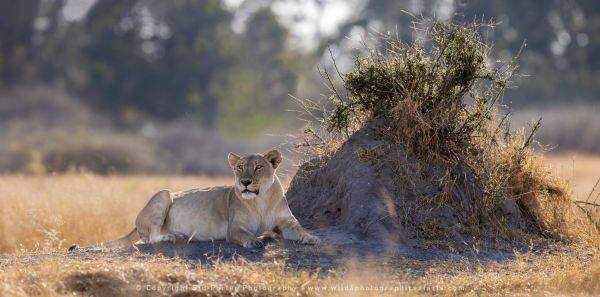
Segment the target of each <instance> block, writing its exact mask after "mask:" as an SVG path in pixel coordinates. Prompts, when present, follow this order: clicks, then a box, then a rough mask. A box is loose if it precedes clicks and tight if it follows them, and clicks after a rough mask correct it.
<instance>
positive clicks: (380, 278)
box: [0, 175, 600, 296]
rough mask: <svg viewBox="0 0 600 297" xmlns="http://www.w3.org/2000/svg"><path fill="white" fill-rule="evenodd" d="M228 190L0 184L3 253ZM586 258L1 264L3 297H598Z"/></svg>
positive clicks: (154, 182)
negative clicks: (332, 266) (300, 265)
mask: <svg viewBox="0 0 600 297" xmlns="http://www.w3.org/2000/svg"><path fill="white" fill-rule="evenodd" d="M229 182H230V181H229V179H226V178H225V179H210V178H204V177H181V176H173V177H168V176H164V177H155V176H115V177H100V176H95V175H68V176H45V177H34V176H2V177H0V197H2V198H0V199H2V200H1V203H2V205H3V206H4V207H3V214H2V216H1V217H0V226H2V232H3V233H2V234H3V237H2V238H1V239H0V243H1V246H2V248H3V250H2V251H3V252H12V251H15V250H16V249H17V250H18V249H19V247H20V246H21V247H23V248H25V247H26V248H28V249H32V250H35V249H38V250H44V249H45V250H53V249H56V248H59V247H61V244H60V243H61V242H62V243H67V244H68V243H71V242H79V243H84V244H85V243H93V242H96V241H100V240H107V239H112V238H115V237H116V236H119V235H122V234H124V233H125V232H126V231H128V229H129V228H130V227H131V225H132V223H133V219H134V217H135V214H136V212H137V211H138V210H139V208H140V207H141V206H142V205H143V204H144V203H145V202H146V200H147V199H148V197H149V196H150V195H152V194H153V193H154V192H155V191H157V190H159V189H162V188H170V189H172V190H179V189H186V188H192V187H199V186H213V185H218V184H226V183H229ZM63 246H64V244H63ZM592 253H595V251H594V250H589V248H586V247H583V246H562V249H557V250H554V251H553V252H549V253H548V254H545V255H542V256H536V255H534V253H524V254H517V257H516V260H515V261H508V262H504V263H478V262H453V261H451V262H443V261H434V260H430V261H417V260H409V259H402V258H397V257H394V258H393V259H392V260H389V261H388V260H381V259H377V258H373V259H367V258H358V259H349V260H348V261H347V262H346V263H343V264H342V265H340V266H339V267H338V268H336V270H334V271H322V272H319V271H316V272H315V271H313V272H309V271H305V270H300V269H291V268H289V267H286V266H285V265H284V262H283V261H282V262H268V263H248V262H245V261H243V260H240V261H237V262H234V263H225V264H223V263H221V264H215V265H212V266H204V265H198V263H197V262H196V263H192V262H188V261H184V260H181V259H171V258H165V257H161V256H151V255H144V254H137V253H136V254H133V255H130V256H118V257H115V256H110V255H106V256H96V257H84V258H70V257H69V256H68V255H67V254H64V253H62V252H59V253H56V254H54V256H51V257H49V258H48V259H46V260H43V261H41V262H40V261H39V260H36V259H38V258H37V257H38V256H39V253H38V252H34V253H29V252H23V251H19V252H17V253H13V254H11V255H5V256H1V257H0V267H2V269H1V271H0V279H2V283H0V295H3V296H55V295H69V294H83V295H97V296H105V295H112V296H119V295H120V296H136V295H144V296H162V295H172V294H176V293H178V294H181V295H182V296H194V295H201V296H204V295H241V296H265V295H280V296H289V295H295V296H298V295H299V296H302V295H331V296H339V295H352V296H365V295H384V296H385V295H388V296H394V295H398V294H402V295H447V296H456V295H464V294H465V293H470V294H473V295H482V294H490V295H496V294H498V295H505V294H510V295H514V294H517V295H518V294H522V295H531V294H534V295H554V294H558V293H565V294H575V293H577V294H582V295H597V294H600V286H598V284H597V282H594V281H593V280H595V279H597V278H598V277H600V259H597V258H596V259H594V260H590V257H591V254H592ZM596 257H597V256H596Z"/></svg>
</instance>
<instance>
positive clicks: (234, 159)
mask: <svg viewBox="0 0 600 297" xmlns="http://www.w3.org/2000/svg"><path fill="white" fill-rule="evenodd" d="M240 158H241V157H240V156H238V155H237V154H235V153H229V155H227V161H229V166H231V168H233V167H235V164H237V162H238V161H239V160H240Z"/></svg>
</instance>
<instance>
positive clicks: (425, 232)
mask: <svg viewBox="0 0 600 297" xmlns="http://www.w3.org/2000/svg"><path fill="white" fill-rule="evenodd" d="M418 25H419V26H421V28H423V27H424V28H426V29H419V30H421V31H419V30H417V32H416V33H417V34H419V33H424V34H422V36H423V37H422V38H420V39H418V40H416V41H415V42H414V43H412V44H406V43H403V42H402V41H400V40H399V39H398V38H397V37H395V36H391V35H383V36H379V41H380V42H379V44H380V46H379V47H378V48H375V49H374V48H371V49H369V52H368V53H369V54H368V55H367V56H366V57H356V58H355V62H354V70H353V71H352V72H350V73H347V74H343V75H340V77H341V78H342V80H343V85H344V87H345V89H346V91H347V95H342V93H341V92H338V91H337V89H336V88H335V87H334V83H333V82H332V80H331V78H330V76H329V75H326V76H325V78H326V80H327V81H328V82H329V83H330V86H331V89H332V90H333V95H332V97H331V99H332V102H333V104H334V108H333V110H332V111H331V112H329V113H324V114H325V117H324V120H323V121H322V122H321V123H322V125H321V126H320V128H316V129H315V128H313V129H312V130H310V129H307V131H310V133H308V135H307V140H305V142H304V146H310V144H311V143H312V144H314V145H315V146H318V147H319V148H320V150H314V151H313V152H316V153H317V157H321V156H323V155H324V156H326V158H322V157H321V158H318V159H319V160H322V161H324V162H327V159H328V157H327V156H330V155H333V154H335V153H336V150H337V149H338V148H339V147H340V146H341V145H337V146H331V145H330V146H327V143H326V141H321V140H322V139H325V137H329V139H348V137H349V136H350V135H352V133H353V132H355V131H357V130H359V129H361V128H362V127H365V126H367V125H371V124H372V123H377V124H374V125H372V126H374V127H377V135H375V136H374V137H375V138H377V140H384V142H385V143H386V144H385V145H382V146H381V147H378V148H377V151H378V152H370V151H369V152H364V151H363V152H358V154H359V158H360V159H361V160H362V159H365V158H367V159H372V161H373V162H374V163H375V166H377V163H379V164H383V163H387V164H389V163H391V164H392V167H393V169H394V177H393V178H394V179H395V181H396V182H395V183H396V185H397V187H406V186H407V185H408V187H409V188H410V192H411V196H412V198H411V199H407V198H406V197H401V198H399V199H398V201H397V207H398V208H399V209H401V210H402V211H401V212H404V213H409V214H410V216H409V217H406V218H404V219H403V220H402V223H403V224H404V225H405V226H407V227H408V228H412V230H414V232H415V233H416V235H415V236H417V237H419V238H428V239H440V238H446V236H448V234H449V233H451V232H454V231H456V232H458V233H459V234H461V235H469V236H478V237H480V236H483V237H491V238H495V239H509V240H517V241H522V242H527V241H529V239H530V236H529V235H527V234H533V233H535V234H547V235H552V236H554V237H557V238H563V239H572V240H589V241H597V240H598V239H597V238H598V232H597V230H596V229H595V227H594V225H593V223H591V222H590V221H589V220H588V219H587V217H586V216H585V214H584V213H583V212H581V211H580V209H578V208H577V207H576V206H575V205H574V204H573V203H572V202H571V197H570V192H569V190H568V187H567V185H566V184H565V183H564V182H562V181H561V180H559V179H557V178H555V177H553V176H550V175H549V174H548V173H547V172H546V170H545V169H544V163H543V161H541V160H540V159H539V158H538V157H537V156H536V155H535V154H534V153H533V151H532V149H531V148H530V145H531V143H532V142H533V135H534V133H535V131H536V130H537V129H538V128H539V125H540V122H539V121H538V122H537V123H535V124H534V125H533V129H531V131H530V132H529V133H525V132H524V130H520V131H517V132H513V131H512V130H511V129H510V127H509V125H508V120H507V117H508V115H506V116H502V117H499V116H498V115H499V114H500V112H499V108H500V103H501V102H500V101H501V99H502V96H503V93H504V91H505V90H506V89H507V88H508V87H509V86H510V84H511V77H512V74H513V72H514V71H515V70H516V68H517V67H516V65H515V64H514V60H513V61H510V62H508V63H504V64H502V63H497V64H495V66H493V67H492V65H491V63H490V60H489V57H488V53H489V50H490V47H491V45H489V44H486V43H485V42H482V38H481V37H480V35H479V32H480V29H481V28H482V27H483V26H492V24H482V23H470V24H451V23H441V22H435V21H434V22H430V23H420V24H418ZM423 25H424V26H423ZM318 129H320V131H322V130H324V129H325V130H327V131H328V132H330V133H331V134H333V135H337V136H320V135H319V136H316V133H314V131H315V130H318ZM342 142H343V141H342ZM328 147H331V148H333V150H329V151H328V150H326V149H327V148H328ZM413 160H415V162H413ZM515 201H516V203H515ZM440 216H452V217H457V218H456V219H444V218H441V217H440ZM444 220H445V221H444ZM523 235H526V236H523Z"/></svg>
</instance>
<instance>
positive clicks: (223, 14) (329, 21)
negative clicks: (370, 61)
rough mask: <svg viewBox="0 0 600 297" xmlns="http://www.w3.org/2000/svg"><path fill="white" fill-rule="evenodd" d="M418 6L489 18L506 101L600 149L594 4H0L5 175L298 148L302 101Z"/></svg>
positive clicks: (131, 0)
mask: <svg viewBox="0 0 600 297" xmlns="http://www.w3.org/2000/svg"><path fill="white" fill-rule="evenodd" d="M411 15H417V16H424V17H434V18H437V19H441V20H455V21H465V20H466V21H470V20H473V19H481V18H484V19H485V20H489V19H492V20H494V21H496V22H498V26H497V27H496V29H495V30H493V31H492V30H487V31H485V32H482V35H483V36H484V37H485V38H486V39H487V40H489V41H491V42H493V43H494V44H495V46H494V48H493V58H492V59H491V60H490V63H496V62H497V61H507V60H510V59H512V57H513V56H514V55H515V54H516V53H517V52H518V51H519V49H520V47H521V45H522V44H523V42H526V44H527V47H526V48H525V49H524V50H523V52H522V54H521V56H520V59H519V64H520V65H521V68H520V70H519V71H518V72H519V74H520V75H519V76H518V77H516V78H515V85H516V86H517V87H515V88H513V89H511V90H510V91H509V92H508V93H507V94H506V95H505V97H504V99H503V103H504V104H507V105H510V111H511V112H512V113H513V114H514V118H513V125H515V126H516V125H524V124H525V125H526V123H528V122H530V121H532V120H535V119H537V117H539V116H540V115H541V116H543V120H542V125H543V126H542V129H541V130H540V132H539V137H538V139H539V140H541V141H542V142H543V143H545V144H547V145H550V146H551V147H553V150H552V152H557V153H560V152H567V151H568V152H580V153H587V154H595V153H600V117H599V116H598V115H599V112H600V104H599V103H600V102H599V99H600V98H599V96H598V94H599V92H598V91H599V90H600V1H597V0H563V1H558V0H557V1H534V0H491V1H484V0H480V1H476V0H456V1H454V0H427V1H416V0H399V1H383V0H350V1H338V0H331V1H318V0H306V1H299V0H298V1H294V0H264V1H260V0H259V1H244V0H222V1H219V0H203V1H200V0H197V1H191V0H188V1H184V0H170V1H166V0H19V1H12V0H0V173H13V172H26V173H54V172H56V173H61V172H68V171H92V172H98V173H103V174H108V173H161V174H173V173H181V174H209V175H222V174H228V172H229V169H228V168H227V163H226V161H225V154H226V152H228V151H237V152H239V153H242V154H245V153H250V152H255V151H262V150H265V149H267V148H268V147H271V146H281V145H282V143H284V142H289V141H293V140H292V139H290V138H288V137H286V136H285V135H287V134H294V133H298V132H299V131H300V129H301V127H302V125H303V122H302V121H300V120H298V119H297V118H296V114H295V113H293V112H290V111H288V110H294V109H297V108H298V107H297V106H296V105H297V103H296V102H295V101H294V100H293V99H292V98H291V96H296V97H299V98H310V99H318V98H321V97H323V96H328V93H329V92H328V91H327V89H326V88H325V86H324V85H323V84H322V82H321V78H320V76H319V71H318V70H319V69H324V70H331V68H332V59H331V55H330V51H331V54H332V55H333V57H334V58H335V60H336V62H337V65H338V67H339V68H340V70H341V71H348V70H350V69H351V66H352V55H353V54H356V53H358V52H359V51H360V46H361V42H362V41H366V42H371V40H370V38H369V32H383V33H387V32H392V33H393V34H398V35H399V36H400V37H401V38H402V39H403V40H405V41H407V42H410V40H412V38H414V34H413V31H412V30H411V29H410V26H411V22H412V21H413V18H412V17H411Z"/></svg>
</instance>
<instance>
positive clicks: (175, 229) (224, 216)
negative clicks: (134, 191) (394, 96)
mask: <svg viewBox="0 0 600 297" xmlns="http://www.w3.org/2000/svg"><path fill="white" fill-rule="evenodd" d="M232 194H233V188H232V187H231V186H223V187H213V188H206V189H193V190H188V191H182V192H176V193H173V199H174V200H173V205H171V209H170V210H169V213H168V215H167V218H166V220H165V223H166V225H165V228H166V229H167V230H168V231H169V232H170V233H172V234H176V235H178V236H181V237H184V238H186V239H190V238H191V239H193V240H198V241H206V240H219V239H225V237H226V235H227V224H228V208H229V199H230V197H231V195H232Z"/></svg>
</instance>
